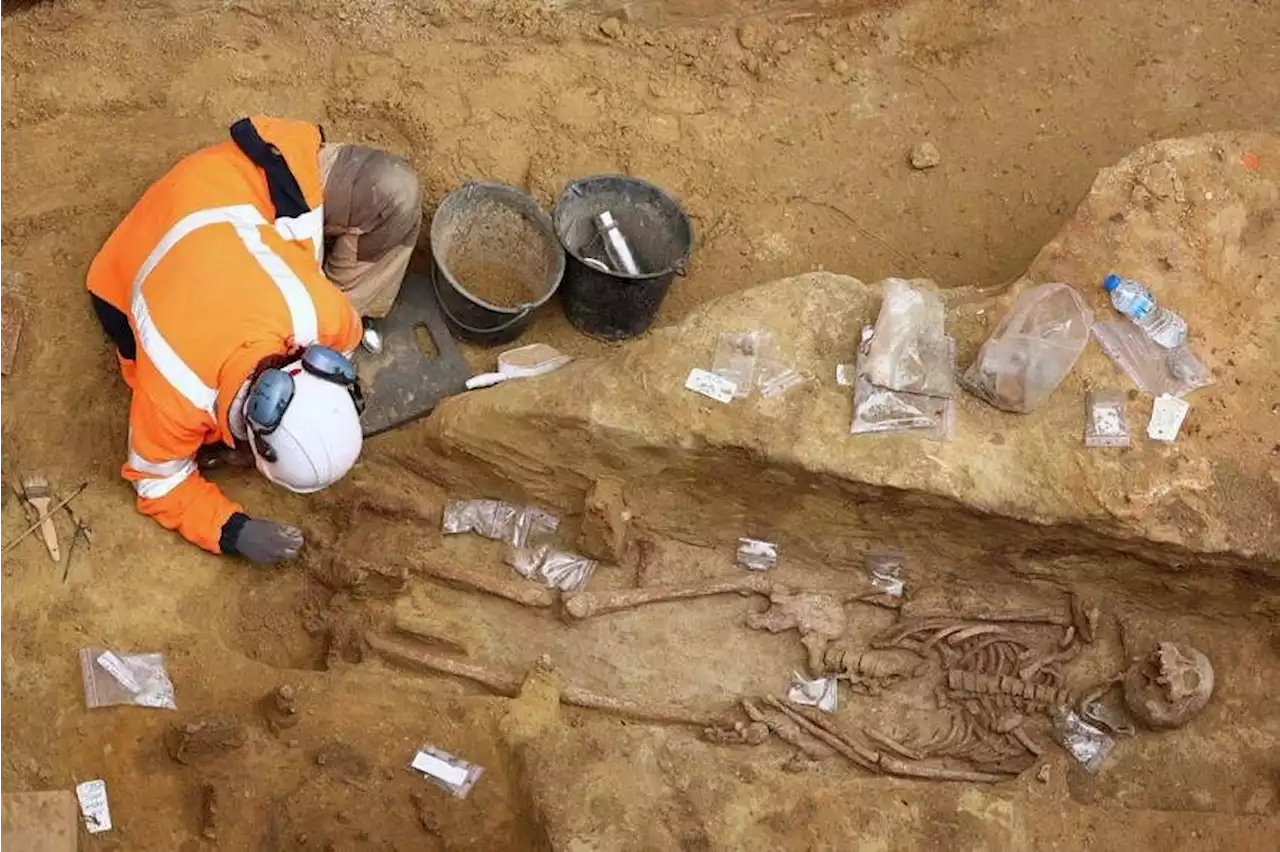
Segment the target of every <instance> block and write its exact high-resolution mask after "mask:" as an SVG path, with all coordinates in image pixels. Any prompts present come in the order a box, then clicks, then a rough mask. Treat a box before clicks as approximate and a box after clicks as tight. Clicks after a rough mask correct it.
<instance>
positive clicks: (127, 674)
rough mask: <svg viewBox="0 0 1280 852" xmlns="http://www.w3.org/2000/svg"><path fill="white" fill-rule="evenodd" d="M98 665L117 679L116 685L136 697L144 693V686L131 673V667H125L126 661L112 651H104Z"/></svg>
mask: <svg viewBox="0 0 1280 852" xmlns="http://www.w3.org/2000/svg"><path fill="white" fill-rule="evenodd" d="M98 665H99V666H101V667H102V669H103V671H105V672H106V673H107V674H109V675H111V676H112V677H113V678H115V680H116V683H118V684H120V685H121V686H123V687H124V688H125V689H127V690H129V691H130V692H132V693H133V694H134V695H137V694H138V693H139V692H141V691H142V684H140V683H138V679H137V678H135V677H134V676H133V672H131V671H129V667H128V666H127V665H125V662H124V660H122V659H120V658H119V657H117V656H116V655H115V654H113V653H111V652H110V651H103V652H102V653H101V654H99V655H98Z"/></svg>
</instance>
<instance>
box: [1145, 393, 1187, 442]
mask: <svg viewBox="0 0 1280 852" xmlns="http://www.w3.org/2000/svg"><path fill="white" fill-rule="evenodd" d="M1190 410H1191V403H1189V402H1187V401H1186V400H1183V399H1178V397H1176V396H1170V395H1169V394H1167V393H1162V394H1160V396H1158V397H1156V404H1155V407H1154V408H1152V409H1151V422H1150V423H1148V424H1147V437H1148V438H1150V439H1152V440H1153V441H1164V442H1166V443H1172V442H1173V441H1175V440H1177V438H1178V431H1179V430H1180V429H1182V421H1183V420H1186V419H1187V412H1188V411H1190Z"/></svg>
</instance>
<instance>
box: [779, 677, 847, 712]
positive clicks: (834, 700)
mask: <svg viewBox="0 0 1280 852" xmlns="http://www.w3.org/2000/svg"><path fill="white" fill-rule="evenodd" d="M839 699H840V691H839V686H838V681H837V680H836V679H835V678H833V677H820V678H817V679H816V680H809V679H808V678H806V677H804V675H802V674H800V673H799V672H792V673H791V689H790V690H789V691H788V692H787V700H788V701H790V702H791V703H793V704H802V705H805V706H807V707H817V708H818V709H819V710H821V711H822V712H823V713H834V712H836V705H837V704H838V703H839Z"/></svg>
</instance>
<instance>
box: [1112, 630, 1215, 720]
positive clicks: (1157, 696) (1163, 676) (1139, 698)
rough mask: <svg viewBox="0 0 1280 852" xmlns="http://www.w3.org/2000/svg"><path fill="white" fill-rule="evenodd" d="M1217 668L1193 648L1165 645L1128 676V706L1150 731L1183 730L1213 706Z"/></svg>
mask: <svg viewBox="0 0 1280 852" xmlns="http://www.w3.org/2000/svg"><path fill="white" fill-rule="evenodd" d="M1212 694H1213V665H1212V664H1211V663H1210V662H1209V658H1208V657H1206V656H1205V655H1204V654H1202V653H1200V652H1199V651H1198V650H1196V649H1195V648H1193V647H1191V646H1190V645H1182V644H1177V643H1174V642H1161V643H1160V644H1159V645H1157V646H1156V648H1155V650H1153V651H1152V652H1151V653H1150V654H1149V655H1148V656H1147V657H1146V659H1144V660H1142V661H1141V662H1138V663H1135V664H1134V665H1133V666H1131V667H1130V668H1129V671H1127V672H1125V676H1124V702H1125V705H1126V706H1127V707H1128V708H1129V712H1131V713H1133V715H1134V716H1136V717H1137V718H1138V719H1139V720H1140V721H1142V722H1143V723H1145V724H1146V725H1147V726H1148V727H1150V728H1180V727H1182V726H1183V725H1185V724H1186V723H1187V722H1188V721H1190V720H1191V717H1192V716H1194V715H1196V714H1197V713H1199V712H1200V711H1201V710H1202V709H1204V706H1205V705H1206V704H1208V703H1209V696H1211V695H1212Z"/></svg>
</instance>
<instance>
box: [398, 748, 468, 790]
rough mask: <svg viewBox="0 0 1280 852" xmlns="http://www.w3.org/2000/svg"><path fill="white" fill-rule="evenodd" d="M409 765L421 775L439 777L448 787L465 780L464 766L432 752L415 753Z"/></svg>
mask: <svg viewBox="0 0 1280 852" xmlns="http://www.w3.org/2000/svg"><path fill="white" fill-rule="evenodd" d="M409 765H410V766H412V767H413V768H414V769H416V770H418V771H419V772H421V773H422V774H423V775H430V776H431V777H432V778H438V779H440V780H441V781H443V782H444V783H446V784H448V785H449V786H450V787H458V786H461V785H462V782H464V781H466V780H467V770H466V769H465V768H464V767H461V766H454V765H453V764H451V763H448V762H447V761H444V760H441V759H440V758H438V757H436V756H435V755H433V754H427V753H426V752H425V751H420V752H418V753H417V754H415V755H414V756H413V763H411V764H409Z"/></svg>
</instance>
